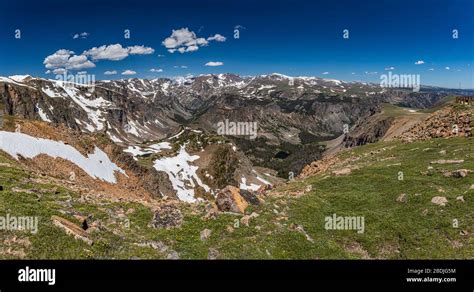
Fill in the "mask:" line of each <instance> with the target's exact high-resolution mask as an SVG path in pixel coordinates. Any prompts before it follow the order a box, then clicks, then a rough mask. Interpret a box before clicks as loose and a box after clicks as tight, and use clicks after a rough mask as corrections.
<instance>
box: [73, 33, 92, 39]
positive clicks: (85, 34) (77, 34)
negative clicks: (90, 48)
mask: <svg viewBox="0 0 474 292" xmlns="http://www.w3.org/2000/svg"><path fill="white" fill-rule="evenodd" d="M89 35H90V33H88V32H81V33H76V34H74V35H73V36H72V38H73V39H78V38H81V39H86V38H87V37H88V36H89Z"/></svg>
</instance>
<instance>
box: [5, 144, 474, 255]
mask: <svg viewBox="0 0 474 292" xmlns="http://www.w3.org/2000/svg"><path fill="white" fill-rule="evenodd" d="M473 145H474V143H473V139H472V138H469V139H463V138H451V139H435V140H430V141H424V142H415V143H410V144H403V143H401V142H395V141H394V142H387V143H375V144H370V145H366V146H362V147H359V148H356V149H354V150H353V151H347V152H345V153H342V154H341V157H342V159H344V158H348V157H350V156H351V155H352V156H353V157H359V159H358V160H357V161H355V162H352V164H354V165H357V166H358V167H359V169H358V170H354V171H353V172H352V173H351V174H350V175H347V176H334V175H332V174H331V173H330V172H328V173H325V174H320V175H316V176H314V177H310V178H308V179H305V180H297V181H294V182H292V183H290V184H287V185H283V186H281V187H279V188H277V189H275V190H274V192H278V193H280V194H283V196H279V197H277V196H273V197H272V196H270V197H266V198H265V203H264V204H262V205H261V206H253V207H250V210H249V211H255V212H257V213H258V214H259V217H257V218H255V219H252V220H251V221H250V226H249V227H246V226H243V225H240V226H239V227H238V228H234V231H233V232H232V233H230V232H229V231H227V228H228V226H234V224H235V220H236V219H240V218H241V216H238V215H231V214H220V215H219V217H218V218H217V219H216V220H209V221H205V220H202V219H201V217H202V216H203V215H204V214H205V211H204V206H203V205H202V204H201V205H196V206H194V205H186V204H182V205H180V209H181V210H182V212H183V214H184V223H183V225H182V226H181V227H180V228H174V229H168V230H164V229H159V230H158V229H154V228H151V227H150V226H149V223H150V221H151V220H152V217H153V213H152V211H151V210H150V209H149V208H147V207H145V206H143V205H141V204H139V203H117V202H109V201H106V200H104V201H102V202H100V204H98V203H96V204H91V203H87V202H82V201H81V200H80V196H79V195H78V194H76V193H74V192H71V191H69V190H67V189H65V188H62V187H57V186H54V185H51V184H44V185H32V184H31V182H29V181H28V178H31V177H34V174H32V173H29V172H27V171H25V170H23V169H21V168H20V166H19V165H18V164H17V163H15V162H14V161H12V160H11V159H8V158H6V156H5V155H2V154H1V153H0V163H10V164H11V165H10V166H1V164H0V185H2V186H4V188H5V190H4V191H3V192H0V215H2V216H3V215H4V214H6V213H9V214H11V215H22V216H26V215H30V216H40V226H39V232H38V233H37V234H30V233H28V232H12V231H0V240H1V241H4V240H7V239H11V238H12V236H17V237H20V238H28V240H29V242H30V245H28V246H22V245H20V244H19V245H17V246H15V245H13V247H14V248H16V249H17V250H22V251H23V252H24V254H25V257H26V258H41V259H51V258H53V259H54V258H58V259H59V258H79V259H87V258H96V259H101V258H132V257H138V258H143V259H147V258H165V257H166V254H164V253H162V252H160V251H158V250H154V249H152V248H149V247H140V246H138V245H137V243H139V242H145V241H161V242H163V243H164V244H166V245H167V246H168V247H169V248H170V249H172V250H175V251H176V252H178V253H179V255H180V257H181V258H189V259H200V258H207V255H208V250H209V248H215V249H217V250H218V251H219V253H220V255H219V258H233V259H274V258H282V259H335V258H337V259H340V258H348V259H356V258H361V257H363V255H362V253H361V252H358V251H357V250H356V249H351V248H349V247H350V246H358V247H359V250H362V251H363V253H366V254H367V255H368V256H369V257H371V258H389V259H425V258H431V259H443V258H449V259H451V258H471V259H472V258H473V257H474V244H473V237H472V234H474V199H473V198H474V196H473V195H474V190H471V189H470V186H471V185H472V184H474V179H473V176H474V174H472V173H471V174H469V175H468V176H467V177H465V178H458V179H456V178H446V177H443V176H442V174H441V173H440V172H437V171H436V169H437V168H438V169H440V170H441V169H445V170H454V169H459V168H467V169H471V170H473V169H474V160H473V157H472V155H473V153H474V151H473V150H474V149H473ZM441 150H445V151H446V154H445V155H441V154H440V153H439V151H441ZM371 153H372V154H371ZM441 158H443V159H464V160H465V162H464V163H463V164H462V165H448V164H446V165H432V166H433V167H434V168H435V169H434V174H433V175H431V176H430V175H422V174H421V173H420V172H423V171H426V170H427V167H428V166H430V161H432V160H437V159H441ZM398 163H399V164H400V165H397V164H398ZM399 171H402V172H403V175H404V180H403V181H400V180H398V173H399ZM308 185H311V186H312V191H311V192H310V193H308V194H306V195H303V196H301V197H299V198H296V197H293V196H291V195H290V193H291V192H293V191H301V190H303V189H304V188H306V186H308ZM13 187H17V188H22V189H30V188H35V189H37V190H42V191H41V194H42V196H41V199H40V200H39V201H38V198H37V196H36V195H35V194H27V193H16V192H12V190H11V189H12V188H13ZM439 188H442V189H443V190H444V191H445V193H440V192H439V191H438V189H439ZM401 193H406V194H407V196H408V202H407V203H399V202H396V198H397V197H398V196H399V195H400V194H401ZM415 194H418V195H415ZM461 195H462V196H464V199H465V202H464V203H462V202H460V201H457V200H456V197H457V196H461ZM434 196H445V197H446V198H447V199H448V201H449V202H448V204H447V205H446V206H445V207H441V206H437V205H435V204H433V203H431V202H430V201H431V198H432V197H434ZM69 198H70V199H71V200H70V202H71V205H70V206H68V205H67V204H66V201H67V200H68V199H69ZM130 208H133V209H135V212H133V213H131V214H127V215H125V216H126V217H125V218H116V217H114V215H113V214H116V213H117V211H118V210H119V209H123V210H124V211H127V210H128V209H130ZM61 210H62V211H63V212H64V211H68V212H72V211H75V212H78V213H80V214H83V215H92V216H93V219H94V220H97V219H99V220H100V221H102V223H103V224H104V225H105V226H106V227H107V229H104V230H102V231H99V232H96V233H92V234H91V238H92V239H93V240H94V244H93V245H92V246H89V245H87V244H85V243H83V242H82V241H78V240H75V239H73V238H72V237H71V236H68V235H66V234H65V233H64V232H63V231H62V230H60V229H59V228H57V227H55V226H53V225H52V223H51V220H50V218H51V216H52V215H58V216H62V217H65V218H67V219H68V220H70V221H72V222H75V223H78V224H79V222H78V221H77V219H75V218H74V217H73V216H72V215H68V214H67V213H66V214H63V213H61ZM275 210H276V211H278V212H279V214H275ZM333 213H336V214H337V215H341V216H364V218H365V232H364V233H362V234H358V233H356V232H355V231H353V230H345V231H332V230H325V229H324V222H325V221H324V219H325V217H326V216H332V214H333ZM424 214H426V215H424ZM453 219H457V220H458V222H459V228H453V226H452V222H453ZM127 222H128V223H129V224H127ZM292 224H298V225H300V226H302V227H303V228H304V230H305V231H306V232H307V234H308V235H309V236H310V237H311V238H312V239H313V240H314V242H313V243H312V242H310V241H308V240H306V238H305V235H304V234H302V233H301V232H298V231H295V230H294V229H292V228H290V226H291V225H292ZM205 228H208V229H210V230H212V234H211V236H210V238H209V239H208V240H207V241H204V242H203V241H201V240H200V238H199V237H200V232H201V231H202V230H203V229H205ZM461 230H464V231H467V235H461V234H460V231H461ZM455 245H456V246H458V247H456V246H455ZM4 248H5V246H4ZM1 250H2V249H1V248H0V251H1ZM15 257H16V256H14V255H11V254H8V253H5V252H3V253H0V258H2V259H6V258H15Z"/></svg>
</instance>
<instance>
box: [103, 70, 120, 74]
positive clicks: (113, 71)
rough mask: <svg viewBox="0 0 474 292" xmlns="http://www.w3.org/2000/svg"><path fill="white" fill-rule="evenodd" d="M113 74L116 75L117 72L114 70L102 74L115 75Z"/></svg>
mask: <svg viewBox="0 0 474 292" xmlns="http://www.w3.org/2000/svg"><path fill="white" fill-rule="evenodd" d="M115 74H117V71H116V70H112V71H105V72H104V75H115Z"/></svg>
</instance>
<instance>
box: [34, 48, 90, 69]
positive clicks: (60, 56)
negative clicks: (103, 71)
mask: <svg viewBox="0 0 474 292" xmlns="http://www.w3.org/2000/svg"><path fill="white" fill-rule="evenodd" d="M43 64H44V65H45V67H46V69H60V68H62V69H68V70H81V69H87V68H94V67H95V64H94V63H92V62H91V61H89V60H88V59H87V57H86V56H84V55H75V54H74V52H73V51H70V50H66V49H61V50H58V51H56V52H55V53H54V54H52V55H49V56H47V57H46V58H45V59H44V61H43Z"/></svg>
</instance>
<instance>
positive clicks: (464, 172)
mask: <svg viewBox="0 0 474 292" xmlns="http://www.w3.org/2000/svg"><path fill="white" fill-rule="evenodd" d="M468 173H469V170H467V169H458V170H455V171H453V172H452V177H455V178H462V177H466V176H467V174H468Z"/></svg>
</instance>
